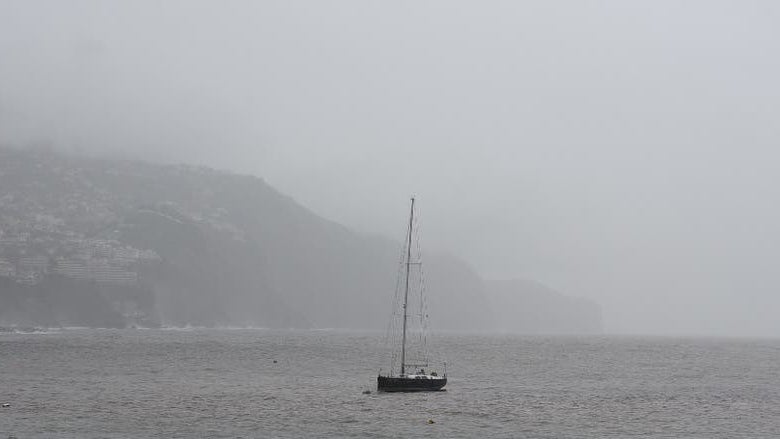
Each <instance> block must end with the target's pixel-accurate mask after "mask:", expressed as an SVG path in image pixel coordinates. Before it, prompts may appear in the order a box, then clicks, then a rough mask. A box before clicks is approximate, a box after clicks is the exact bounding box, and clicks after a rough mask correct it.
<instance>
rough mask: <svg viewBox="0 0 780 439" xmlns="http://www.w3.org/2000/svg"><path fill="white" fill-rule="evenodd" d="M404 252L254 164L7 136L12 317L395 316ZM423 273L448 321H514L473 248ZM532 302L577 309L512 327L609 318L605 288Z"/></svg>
mask: <svg viewBox="0 0 780 439" xmlns="http://www.w3.org/2000/svg"><path fill="white" fill-rule="evenodd" d="M403 213H404V209H403V206H399V214H398V219H399V224H402V223H403V221H404V219H403ZM400 251H401V246H400V245H399V244H397V243H396V242H393V241H391V240H389V239H385V238H380V237H370V236H363V235H361V234H358V233H355V232H353V231H350V230H349V229H347V228H345V227H344V226H341V225H339V224H336V223H334V222H331V221H328V220H325V219H323V218H321V217H318V216H317V215H315V214H313V213H311V212H310V211H308V210H307V209H305V208H304V207H302V206H300V205H299V204H297V203H296V202H295V201H293V200H292V199H290V198H289V197H286V196H284V195H282V194H281V193H279V192H277V191H276V190H274V189H273V188H271V187H270V186H268V185H267V184H266V183H265V182H263V181H262V180H261V179H259V178H256V177H250V176H241V175H235V174H230V173H225V172H219V171H215V170H212V169H208V168H196V167H190V166H159V165H151V164H147V163H141V162H134V161H117V160H105V159H102V160H100V159H85V158H78V157H68V156H63V155H60V154H57V153H55V152H53V151H29V150H28V151H21V150H10V149H0V324H1V323H5V324H26V325H55V326H56V325H75V326H119V327H122V326H125V325H130V324H132V325H143V326H149V325H152V326H154V325H158V324H167V325H181V326H183V325H206V326H215V325H216V326H231V325H234V326H235V325H239V326H246V325H249V326H264V327H277V328H279V327H281V328H309V327H314V328H368V329H382V328H384V327H385V325H386V324H387V319H388V318H389V316H390V311H391V305H392V288H393V286H394V285H395V281H396V278H395V276H396V273H397V266H398V257H399V254H400ZM426 278H427V285H428V290H427V291H428V294H427V296H428V302H429V304H430V307H431V308H432V309H433V310H435V311H434V312H432V314H433V320H434V325H435V326H434V327H435V328H436V329H439V330H465V331H490V330H497V329H505V328H503V327H501V326H499V325H497V324H496V321H495V319H494V315H495V314H494V309H493V308H492V306H491V304H490V302H489V298H488V297H486V294H487V293H488V292H489V290H487V289H486V288H485V282H484V281H483V280H482V279H481V278H480V277H479V275H477V274H476V273H475V272H474V271H473V270H472V269H471V268H470V267H469V266H468V265H467V264H466V263H465V262H463V261H461V260H459V259H458V258H455V257H453V256H450V255H446V254H435V253H433V254H430V255H427V257H426ZM522 290H523V288H522V287H519V288H517V289H516V292H518V293H522ZM552 294H555V293H552ZM551 297H552V296H551ZM531 306H533V307H534V312H535V313H536V314H537V315H542V316H544V315H549V316H550V317H551V319H550V320H549V321H552V320H553V319H554V316H556V315H559V314H561V313H563V314H567V315H569V316H570V318H569V319H568V322H566V323H565V324H562V325H556V324H553V325H546V326H540V325H536V324H535V323H534V322H527V323H526V324H525V326H514V327H512V328H510V329H520V330H521V331H522V332H566V333H578V332H583V331H588V332H590V331H599V330H600V327H601V320H600V317H599V316H597V315H593V314H592V313H591V312H590V310H589V307H593V306H596V305H595V304H592V303H583V302H578V301H575V300H571V299H564V300H561V297H558V300H557V301H552V302H548V303H542V302H536V303H532V302H527V301H526V300H524V298H523V297H522V296H518V297H517V300H516V302H514V303H513V304H512V307H513V308H514V307H518V308H519V309H521V308H523V307H524V308H529V307H531ZM506 309H507V307H504V312H503V315H504V316H506ZM580 311H581V312H580Z"/></svg>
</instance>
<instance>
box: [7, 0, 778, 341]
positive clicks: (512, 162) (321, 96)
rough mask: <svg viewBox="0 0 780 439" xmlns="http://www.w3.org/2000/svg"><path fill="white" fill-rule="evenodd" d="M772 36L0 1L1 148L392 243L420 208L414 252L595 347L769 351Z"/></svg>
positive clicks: (652, 20)
mask: <svg viewBox="0 0 780 439" xmlns="http://www.w3.org/2000/svg"><path fill="white" fill-rule="evenodd" d="M778 22H780V3H778V2H775V1H771V0H756V1H750V2H736V1H726V0H692V1H685V2H672V1H661V2H659V1H649V0H648V1H638V2H634V1H632V2H626V1H621V0H604V1H598V2H576V1H569V2H560V1H558V2H549V1H542V0H528V1H522V2H520V1H503V0H496V1H491V2H475V1H464V0H419V1H404V0H399V1H393V2H375V1H373V2H372V1H364V0H333V1H327V2H318V1H308V2H306V1H304V2H299V1H284V0H281V1H280V0H267V1H243V0H235V1H231V2H227V3H226V2H214V1H205V0H186V1H184V0H171V1H165V2H159V1H149V0H136V1H126V2H105V1H100V0H70V1H67V2H65V1H57V0H36V1H26V0H4V1H2V2H0V143H4V144H8V145H12V146H18V147H24V146H28V145H47V144H48V145H52V146H55V147H57V148H61V149H64V150H68V151H80V152H82V153H84V154H91V155H94V156H98V157H106V156H111V157H123V158H133V159H141V160H146V161H150V162H153V163H187V164H191V165H207V166H209V167H212V168H218V169H227V170H230V171H231V172H238V173H243V174H248V175H256V176H261V177H263V178H264V179H265V180H266V181H267V182H268V183H269V184H270V185H272V186H273V187H274V188H277V189H278V190H279V191H281V192H282V193H284V194H288V195H289V196H291V197H293V198H294V199H295V200H297V201H298V202H299V203H300V204H301V205H303V206H306V208H307V209H310V210H311V211H312V212H314V213H316V214H317V215H319V216H321V217H323V218H328V219H330V220H332V221H335V222H337V223H339V224H343V225H344V226H346V227H348V229H349V230H353V231H356V232H359V233H363V234H381V235H383V236H389V237H392V238H393V239H398V238H396V237H399V236H401V235H402V228H401V226H399V218H398V217H397V215H399V213H398V212H397V210H398V207H397V206H398V205H401V204H403V203H404V200H405V199H406V197H407V196H408V195H411V194H417V195H419V196H420V197H421V201H423V202H422V203H421V205H420V209H421V214H422V217H423V219H424V220H425V224H428V225H429V226H428V227H427V228H426V229H425V242H426V243H427V245H428V247H432V248H437V249H445V250H446V251H447V252H449V253H451V254H454V255H456V256H457V257H458V258H461V259H463V260H464V261H466V263H467V264H468V265H469V266H471V267H474V269H475V270H476V271H477V272H479V273H480V274H481V275H483V276H484V277H487V278H495V279H533V280H536V281H539V282H542V283H544V284H545V285H549V286H551V287H553V288H555V289H557V290H560V291H564V292H566V293H567V294H571V295H574V296H583V297H586V298H588V299H591V300H594V301H596V302H598V303H600V304H601V305H602V307H603V316H604V322H605V328H606V330H607V331H608V332H617V333H651V334H707V335H770V336H780V319H778V318H777V311H778V310H779V309H780V295H779V294H777V291H778V290H780V277H778V275H777V273H778V270H777V269H776V265H777V262H776V261H778V260H780V207H779V206H780V205H778V203H776V202H774V200H776V199H777V198H778V189H777V188H778V187H780V172H778V169H777V168H778V165H777V163H778V162H780V156H779V155H778V148H777V139H778V138H780V132H779V131H778V130H779V129H780V128H779V127H780V125H779V124H778V123H777V121H778V120H780V106H779V105H778V102H780V81H777V79H776V78H778V77H780V62H778V57H777V56H776V54H777V53H780V26H778V25H777V23H778ZM401 223H403V220H402V219H401ZM333 233H337V232H333ZM356 318H357V317H356Z"/></svg>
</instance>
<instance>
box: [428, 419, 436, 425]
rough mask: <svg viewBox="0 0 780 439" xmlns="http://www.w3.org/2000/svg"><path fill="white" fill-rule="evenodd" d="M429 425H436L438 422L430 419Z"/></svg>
mask: <svg viewBox="0 0 780 439" xmlns="http://www.w3.org/2000/svg"><path fill="white" fill-rule="evenodd" d="M428 423H429V424H435V423H436V421H434V420H433V419H428Z"/></svg>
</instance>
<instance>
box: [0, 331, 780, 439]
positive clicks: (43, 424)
mask: <svg viewBox="0 0 780 439" xmlns="http://www.w3.org/2000/svg"><path fill="white" fill-rule="evenodd" d="M382 340H383V336H382V335H381V334H360V333H347V332H338V331H289V332H281V331H268V330H189V331H181V330H63V331H59V332H51V333H43V334H40V333H38V334H14V333H0V403H10V404H11V406H10V407H5V408H0V439H6V438H9V437H14V438H18V439H23V438H146V437H160V438H173V437H181V438H200V437H204V438H205V437H208V438H217V437H225V438H237V437H244V438H266V437H268V438H270V437H289V438H297V437H318V438H323V437H333V438H341V437H374V438H397V437H413V436H415V437H441V438H458V437H463V438H483V437H499V438H522V437H529V438H562V437H577V438H603V437H615V438H626V437H645V438H647V437H653V438H655V437H659V438H661V437H663V438H689V437H696V438H759V437H780V340H769V339H768V340H741V339H706V338H700V339H696V338H630V337H513V336H462V335H439V336H437V337H434V338H433V340H432V342H433V343H434V344H435V346H436V348H437V350H438V351H441V352H442V353H446V357H447V358H446V359H447V369H448V370H447V372H448V376H449V380H450V381H449V384H448V385H447V387H446V388H447V391H446V392H436V393H423V394H377V393H376V392H375V387H376V384H375V380H376V372H377V370H378V367H379V366H380V365H381V363H382V356H383V352H384V351H383V346H384V344H383V341H382ZM274 360H276V363H274ZM367 389H370V390H372V393H371V394H363V391H364V390H367ZM429 419H432V420H433V421H434V422H435V423H433V424H429V423H428V420H429Z"/></svg>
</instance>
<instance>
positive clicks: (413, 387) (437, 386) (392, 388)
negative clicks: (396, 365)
mask: <svg viewBox="0 0 780 439" xmlns="http://www.w3.org/2000/svg"><path fill="white" fill-rule="evenodd" d="M446 384H447V378H407V377H383V376H381V375H380V376H379V377H377V390H379V391H380V392H435V391H437V390H441V389H442V387H444V386H445V385H446Z"/></svg>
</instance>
